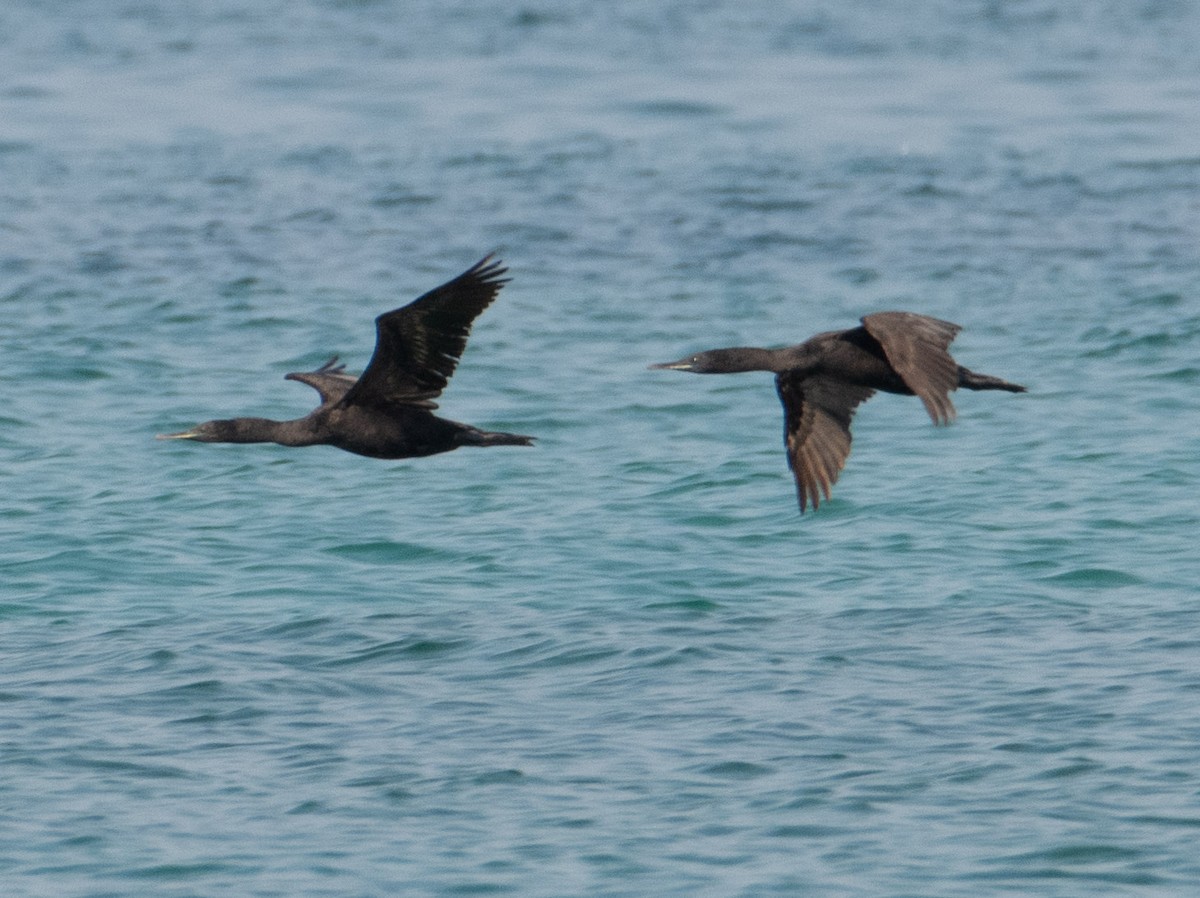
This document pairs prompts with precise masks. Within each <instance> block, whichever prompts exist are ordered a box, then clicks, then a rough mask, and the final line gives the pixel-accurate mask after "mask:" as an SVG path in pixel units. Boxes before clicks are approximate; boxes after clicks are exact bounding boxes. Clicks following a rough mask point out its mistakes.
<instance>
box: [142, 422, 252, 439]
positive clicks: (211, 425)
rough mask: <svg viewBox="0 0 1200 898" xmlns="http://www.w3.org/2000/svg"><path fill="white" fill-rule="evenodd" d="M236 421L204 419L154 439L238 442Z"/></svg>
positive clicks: (161, 434)
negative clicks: (176, 431) (192, 425)
mask: <svg viewBox="0 0 1200 898" xmlns="http://www.w3.org/2000/svg"><path fill="white" fill-rule="evenodd" d="M238 433H239V428H238V422H237V421H236V420H232V419H231V420H221V421H205V422H204V423H203V424H197V425H196V426H195V427H192V428H189V429H188V430H181V431H180V432H179V433H160V434H158V435H157V436H156V437H155V439H156V440H195V441H196V442H198V443H234V442H238V440H237V436H238Z"/></svg>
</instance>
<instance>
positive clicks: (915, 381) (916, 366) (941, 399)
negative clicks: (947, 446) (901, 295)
mask: <svg viewBox="0 0 1200 898" xmlns="http://www.w3.org/2000/svg"><path fill="white" fill-rule="evenodd" d="M862 323H863V327H865V328H866V329H867V333H869V334H870V335H871V336H872V337H874V338H875V339H876V340H878V341H879V345H880V346H882V347H883V352H884V355H886V356H887V360H888V361H889V362H890V363H891V365H892V367H893V368H895V369H896V373H897V374H899V375H900V377H901V378H902V379H903V380H904V382H905V383H906V384H907V385H908V388H909V389H910V390H912V391H913V392H914V393H916V394H917V396H919V397H920V399H921V401H922V402H923V403H925V410H926V411H927V412H929V417H930V418H932V419H933V423H934V424H949V423H950V422H951V421H953V420H954V415H955V412H954V403H952V402H951V401H950V391H951V390H954V389H956V388H957V387H958V363H957V362H956V361H954V359H953V358H952V357H951V356H950V353H949V348H950V343H951V342H952V341H953V340H954V338H955V336H957V335H958V332H959V331H960V330H962V328H961V327H959V326H958V325H957V324H951V323H950V322H949V321H942V320H940V319H938V318H930V317H928V316H927V315H916V314H914V313H912V312H877V313H875V314H874V315H867V316H866V317H865V318H863V319H862Z"/></svg>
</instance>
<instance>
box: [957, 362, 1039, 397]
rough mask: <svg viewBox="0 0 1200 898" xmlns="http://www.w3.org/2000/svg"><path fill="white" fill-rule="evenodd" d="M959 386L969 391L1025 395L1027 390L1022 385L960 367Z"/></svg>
mask: <svg viewBox="0 0 1200 898" xmlns="http://www.w3.org/2000/svg"><path fill="white" fill-rule="evenodd" d="M958 385H959V386H960V387H966V388H967V389H968V390H1007V391H1008V392H1010V393H1024V392H1025V388H1024V387H1023V386H1021V385H1020V384H1013V383H1009V382H1008V381H1007V380H1001V379H1000V378H998V377H992V376H991V375H990V374H976V373H975V372H974V371H972V370H971V369H970V368H964V367H963V366H962V365H959V366H958Z"/></svg>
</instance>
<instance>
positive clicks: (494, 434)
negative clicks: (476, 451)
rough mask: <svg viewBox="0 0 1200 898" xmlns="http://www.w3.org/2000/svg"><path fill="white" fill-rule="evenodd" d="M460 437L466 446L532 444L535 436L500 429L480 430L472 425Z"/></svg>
mask: <svg viewBox="0 0 1200 898" xmlns="http://www.w3.org/2000/svg"><path fill="white" fill-rule="evenodd" d="M460 439H461V440H462V445H464V446H532V445H533V439H534V438H533V437H527V436H522V435H521V434H519V433H501V432H500V431H498V430H479V429H477V428H474V427H471V428H469V429H467V430H466V431H464V432H463V433H462V434H461V436H460Z"/></svg>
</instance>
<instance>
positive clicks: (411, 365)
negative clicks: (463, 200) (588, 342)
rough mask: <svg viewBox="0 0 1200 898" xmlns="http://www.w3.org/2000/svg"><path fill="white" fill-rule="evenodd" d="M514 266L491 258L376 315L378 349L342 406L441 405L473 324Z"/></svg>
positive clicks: (347, 394)
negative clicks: (401, 304) (444, 392)
mask: <svg viewBox="0 0 1200 898" xmlns="http://www.w3.org/2000/svg"><path fill="white" fill-rule="evenodd" d="M507 270H508V269H507V268H505V267H504V265H503V264H502V263H501V262H499V261H498V260H493V258H492V257H491V256H490V255H489V256H485V257H484V258H483V259H481V260H480V261H479V262H478V263H476V264H475V265H473V266H472V267H471V268H470V269H468V270H467V271H465V272H463V273H462V274H460V275H459V276H458V277H456V278H454V280H452V281H449V282H447V283H445V284H442V286H440V287H437V288H435V289H433V290H430V291H429V292H428V293H426V294H425V295H424V296H422V297H420V298H419V299H417V300H415V301H414V302H412V303H410V304H409V305H407V306H404V307H402V308H399V309H395V310H393V311H391V312H385V313H384V314H383V315H380V316H379V317H378V318H376V319H375V330H376V337H375V353H374V355H372V356H371V361H370V362H369V363H368V364H367V367H366V370H364V371H363V373H362V374H361V375H359V378H358V382H357V383H355V384H354V386H353V387H351V388H350V389H349V390H348V391H347V392H346V394H345V395H344V396H343V397H342V399H341V404H342V405H354V404H357V405H370V406H378V405H389V404H393V403H404V404H407V405H419V406H422V407H424V408H437V404H436V403H435V402H433V400H434V399H435V398H436V397H437V396H438V395H439V394H440V393H441V392H442V390H444V389H445V388H446V384H447V383H449V381H450V377H451V375H453V374H454V369H455V368H456V367H457V365H458V360H459V358H460V357H461V356H462V354H463V350H465V349H466V348H467V336H468V335H469V334H470V332H471V324H472V323H473V322H474V320H475V318H476V317H477V316H478V315H479V313H480V312H482V311H483V310H484V309H486V308H487V307H488V306H489V305H490V304H491V302H492V300H494V299H495V298H496V294H497V293H499V292H500V288H501V287H503V286H504V285H505V284H507V283H508V279H507V278H504V277H502V275H503V274H504V273H505V272H506V271H507Z"/></svg>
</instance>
